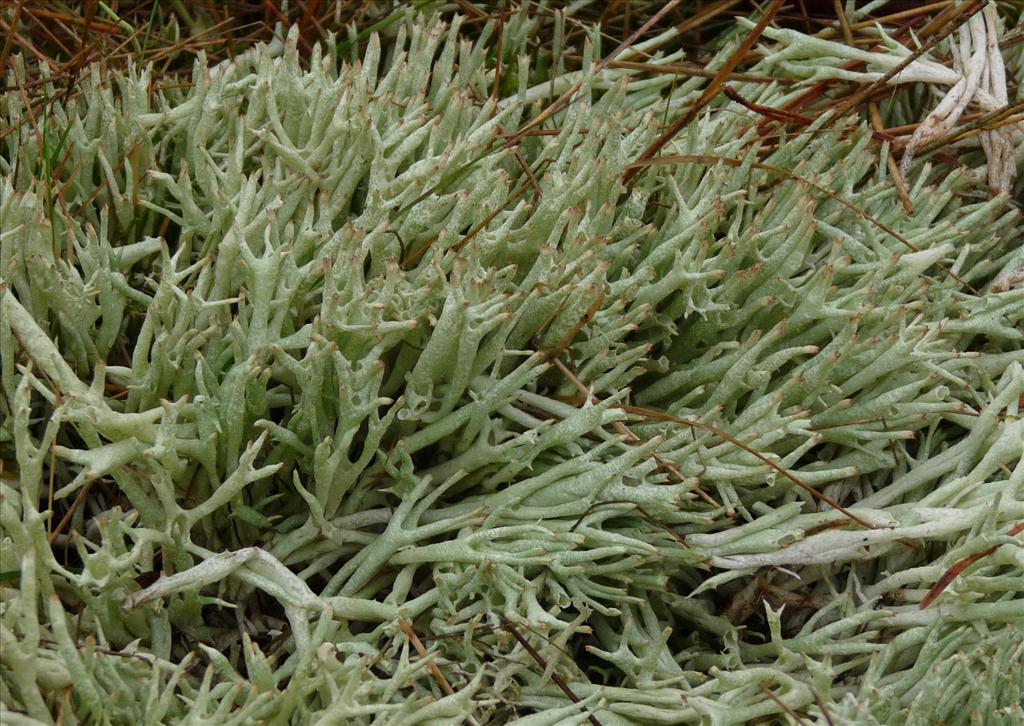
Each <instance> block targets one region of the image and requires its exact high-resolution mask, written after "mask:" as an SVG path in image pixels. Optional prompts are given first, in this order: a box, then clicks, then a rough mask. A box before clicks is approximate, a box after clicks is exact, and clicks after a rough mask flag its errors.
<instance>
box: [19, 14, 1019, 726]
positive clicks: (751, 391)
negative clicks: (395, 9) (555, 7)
mask: <svg viewBox="0 0 1024 726" xmlns="http://www.w3.org/2000/svg"><path fill="white" fill-rule="evenodd" d="M539 22H541V21H540V20H538V18H536V17H533V16H530V15H528V14H526V13H520V14H519V15H516V16H514V17H511V18H509V19H508V20H507V22H505V23H504V27H503V28H502V29H501V33H502V37H501V43H500V45H499V44H498V42H497V39H496V38H497V33H498V28H497V27H496V26H494V25H493V24H492V25H489V26H488V27H487V30H486V31H484V33H483V36H482V37H481V36H480V30H479V28H476V29H475V30H474V33H473V35H474V37H475V40H466V39H464V36H462V35H460V31H459V28H458V25H457V24H456V25H454V26H451V27H444V26H443V25H441V24H440V23H439V22H438V21H437V20H436V19H434V20H432V19H429V18H422V19H414V18H412V17H410V18H409V19H408V21H407V22H405V23H404V24H403V25H402V26H401V28H400V29H398V30H397V37H392V38H391V39H390V40H389V41H388V43H387V44H386V50H385V51H382V50H381V47H382V46H381V44H380V42H379V41H378V39H376V38H373V39H371V40H370V42H369V45H368V47H366V48H365V54H364V55H362V57H361V58H359V59H355V58H351V57H348V56H347V55H346V56H345V57H344V58H339V57H337V51H336V47H337V46H330V47H331V50H330V52H327V51H325V52H324V54H323V56H321V55H320V52H319V50H318V51H316V52H315V53H314V57H313V58H312V60H311V61H309V62H300V60H299V55H298V53H297V51H296V46H295V43H294V37H293V38H292V39H291V40H290V41H289V42H286V43H284V44H283V45H278V46H274V47H272V48H270V49H267V48H260V49H258V50H255V51H253V52H252V53H249V54H246V55H243V56H240V57H239V58H238V59H237V60H236V61H234V62H231V63H226V64H221V65H219V66H217V67H215V68H207V67H206V65H205V64H204V63H203V61H202V60H200V62H199V63H198V64H197V67H196V70H195V72H194V75H193V78H192V79H191V80H192V82H191V83H190V84H182V87H172V88H167V89H164V90H154V89H153V88H152V86H153V85H154V84H153V83H152V82H151V79H150V71H149V70H145V69H142V70H133V71H130V72H128V73H127V74H125V75H117V74H113V75H109V76H108V75H106V74H103V73H101V72H99V71H98V70H97V71H94V72H93V73H92V75H91V76H89V77H87V78H84V79H82V80H81V81H80V85H81V94H80V95H79V96H78V97H77V98H74V99H67V100H66V99H62V98H55V99H53V100H52V102H51V103H49V104H46V105H45V109H46V111H45V113H43V112H42V111H40V110H39V107H37V108H35V109H29V108H27V107H26V106H25V105H24V101H25V98H24V96H23V95H20V94H19V93H17V92H7V93H6V94H4V95H3V96H0V119H2V121H0V123H3V124H4V125H8V126H10V127H12V128H13V127H19V128H23V129H26V130H25V131H24V132H19V133H7V134H5V135H4V137H3V140H2V142H0V144H2V149H0V172H2V180H0V185H2V188H0V242H2V253H0V277H2V283H0V291H2V292H0V295H2V319H0V353H2V366H3V371H2V399H0V415H2V416H3V424H2V426H0V455H2V458H3V460H4V468H3V474H2V479H0V496H2V500H0V537H2V540H0V573H2V575H3V582H2V590H0V636H2V657H0V709H2V711H0V713H2V718H3V720H4V723H10V724H23V723H24V724H31V723H39V722H43V723H51V722H53V721H54V720H56V719H61V720H62V723H65V724H75V723H110V724H141V723H147V724H158V723H176V722H183V721H189V722H194V723H200V722H204V723H217V724H231V723H237V724H242V723H256V722H265V723H296V724H298V723H324V724H327V723H337V724H340V723H374V724H413V723H433V724H443V723H460V722H468V723H477V724H486V723H493V724H497V723H505V722H509V721H513V720H516V719H520V720H521V722H522V723H529V724H563V723H565V724H572V723H586V722H588V720H589V721H590V722H598V723H601V724H605V725H609V724H649V723H712V724H746V723H751V722H754V721H756V720H757V719H758V718H761V717H767V718H766V720H767V721H769V722H776V721H781V722H784V721H787V720H789V721H793V722H796V721H797V720H798V718H799V719H803V720H804V721H806V722H817V723H821V724H824V723H856V724H875V723H878V724H889V723H893V724H930V723H950V724H952V723H967V722H972V723H985V724H1019V723H1020V722H1021V719H1022V718H1024V717H1022V711H1021V693H1022V692H1024V645H1022V642H1021V639H1020V637H1019V633H1020V631H1019V630H1017V631H1016V635H1014V629H1015V628H1020V627H1021V625H1022V620H1024V599H1022V590H1024V551H1022V550H1021V548H1020V545H1021V540H1022V538H1021V537H1020V536H1019V535H1017V536H1014V535H1012V534H1011V532H1013V531H1015V530H1014V527H1015V526H1016V525H1017V524H1019V523H1020V522H1022V521H1024V460H1022V449H1024V421H1022V419H1021V417H1020V408H1021V405H1022V400H1024V367H1022V363H1024V346H1022V341H1024V332H1022V324H1024V289H1021V287H1020V286H1019V285H1017V286H1014V285H996V286H993V285H992V284H991V283H992V281H993V280H997V279H1007V278H1006V273H1008V272H1010V273H1012V272H1013V271H1014V270H1016V269H1017V268H1019V267H1021V265H1022V263H1024V260H1022V253H1021V241H1022V235H1021V231H1022V222H1021V217H1020V214H1019V212H1018V211H1016V208H1015V207H1016V204H1015V202H1014V201H1013V200H1012V198H1011V197H1009V196H1007V195H1005V194H1004V195H997V196H994V197H990V195H989V190H988V188H987V187H986V186H985V184H984V183H979V181H978V180H977V178H976V175H972V174H971V173H970V171H969V170H968V168H967V167H970V166H974V167H976V166H977V165H978V163H982V162H983V161H984V153H983V151H984V150H983V149H982V148H980V147H976V148H971V147H965V148H964V149H963V150H962V151H961V152H960V153H961V161H962V162H963V163H964V164H965V167H964V168H962V169H953V168H951V167H949V166H941V165H940V167H934V166H932V164H931V162H929V161H928V159H927V158H926V157H925V156H922V157H920V158H918V159H917V160H915V161H914V163H913V164H912V165H911V166H910V170H909V175H908V186H909V190H908V199H909V202H910V203H911V205H912V208H913V211H912V212H908V211H907V209H906V207H905V205H904V204H902V203H901V199H900V196H899V193H898V190H897V188H896V186H895V185H894V184H893V181H892V178H891V176H890V170H889V168H888V167H887V164H886V161H885V157H886V155H887V154H888V153H889V146H888V142H887V141H886V140H885V139H884V138H879V137H878V136H877V135H875V136H873V135H872V133H871V131H870V127H869V126H867V125H858V124H857V123H856V122H855V121H854V120H851V119H852V117H851V118H850V119H847V118H841V119H832V120H828V121H827V122H826V121H822V122H821V123H819V124H814V125H812V126H811V127H809V128H805V129H801V130H800V132H799V133H793V134H790V135H786V134H780V133H778V130H777V129H776V131H775V133H773V134H763V133H762V132H763V131H764V123H763V117H762V116H760V115H758V113H757V112H756V111H755V110H751V108H753V106H754V105H755V104H756V105H760V106H770V107H776V108H779V107H782V106H783V105H784V104H786V102H787V101H790V100H792V99H794V98H796V97H797V96H798V95H800V94H802V93H804V92H805V91H806V89H807V87H808V84H809V83H813V82H814V80H816V79H812V80H811V81H808V82H804V81H799V82H795V83H790V82H784V81H787V80H798V79H802V78H804V77H806V76H807V75H810V74H809V73H807V72H804V71H806V70H807V67H808V66H807V65H806V64H808V63H810V64H813V63H815V62H817V61H815V58H816V56H815V55H814V54H815V53H818V54H819V55H822V54H824V51H821V50H820V49H818V50H814V47H812V46H810V45H809V46H807V48H805V49H804V51H801V50H800V48H799V43H800V42H801V41H800V36H799V34H798V33H796V32H795V31H792V32H790V31H787V33H790V34H789V35H786V34H782V33H774V31H773V37H772V38H769V37H768V36H765V38H764V39H763V42H764V43H765V48H766V54H765V59H764V60H762V61H761V62H760V63H759V64H758V65H757V66H756V67H754V68H753V69H752V70H751V74H758V73H760V74H762V75H763V76H765V77H768V76H774V77H777V78H780V79H782V80H781V81H779V82H763V81H759V80H736V81H731V82H730V83H731V87H732V88H733V90H734V91H735V94H734V95H738V96H740V97H742V98H743V99H745V100H746V101H748V103H747V106H750V107H751V108H748V107H747V106H744V105H742V104H740V103H738V102H735V101H733V100H729V99H728V98H726V97H724V96H723V97H720V98H718V99H717V100H715V101H714V103H712V104H711V105H710V106H709V107H708V108H707V109H705V111H703V112H702V113H700V114H699V115H698V116H697V118H695V119H694V120H693V121H692V123H690V124H689V125H688V126H687V127H686V128H685V129H683V130H682V131H681V132H680V133H679V134H678V135H677V136H676V137H675V138H674V139H673V140H672V141H671V142H669V144H668V145H667V146H666V147H665V148H664V149H663V150H662V155H668V156H670V157H673V156H674V157H675V159H674V160H671V159H670V160H669V161H668V162H666V163H659V164H655V165H648V166H643V167H642V168H640V171H639V173H637V174H636V176H635V177H633V178H632V179H631V180H630V183H629V185H624V184H623V172H624V170H626V169H628V168H629V165H630V163H631V162H633V161H634V160H636V159H637V158H639V157H641V155H642V153H643V151H644V149H645V148H647V147H648V146H649V145H650V144H651V142H652V141H654V140H655V139H656V138H657V137H658V136H659V133H660V132H661V130H662V129H663V128H664V127H665V126H666V125H667V124H668V123H670V122H671V120H672V119H675V118H677V117H679V116H680V114H682V113H683V112H685V110H686V109H687V108H689V107H690V105H691V104H693V103H694V102H695V101H696V100H697V99H698V98H699V97H700V95H701V93H702V91H703V89H704V88H706V86H707V84H708V79H707V78H702V77H696V78H689V79H680V78H679V77H677V76H674V75H670V74H665V75H643V76H642V77H639V78H638V77H637V71H636V70H633V69H630V68H629V67H628V65H627V64H619V66H617V67H615V66H609V67H606V68H604V69H600V70H599V71H598V72H596V73H589V72H588V73H581V72H571V71H565V70H564V68H563V67H562V65H561V60H560V53H561V52H562V50H563V49H562V48H561V47H560V46H559V45H558V44H559V43H560V42H561V41H560V40H559V38H561V37H562V36H561V35H560V33H561V30H556V38H555V46H554V51H553V53H552V54H551V56H550V57H545V58H538V57H533V58H530V57H529V56H528V48H527V45H526V43H527V40H528V39H529V38H530V37H531V34H532V33H534V32H535V30H536V25H537V23H539ZM748 32H749V25H748V26H743V25H737V27H736V28H735V29H734V30H733V31H730V32H728V33H726V34H725V35H723V37H722V38H721V40H720V44H721V51H720V55H719V57H718V59H717V60H716V61H713V62H712V63H711V65H710V68H712V70H714V69H715V67H716V63H717V64H718V67H720V66H721V64H722V63H723V62H724V61H725V59H726V58H727V57H728V56H729V54H730V53H731V52H732V51H733V50H734V49H735V48H736V46H737V45H738V43H739V42H740V41H741V40H742V39H743V38H744V37H745V34H746V33H748ZM591 38H592V39H593V40H594V41H595V42H596V43H597V44H598V45H599V44H600V41H599V35H597V34H596V33H592V34H591ZM667 38H668V39H669V40H670V39H671V33H669V34H668V35H667ZM661 40H663V41H664V40H665V38H662V39H661ZM787 44H789V45H787ZM344 47H346V48H352V47H355V46H354V45H353V44H349V45H347V46H344ZM945 47H946V46H943V45H941V44H940V45H939V46H938V47H937V49H936V51H935V52H936V53H938V54H939V55H941V53H942V52H943V49H944V48H945ZM496 48H500V49H501V53H502V55H501V58H502V64H501V65H502V71H501V75H502V77H501V78H500V81H499V83H497V84H496V83H495V80H496V75H497V74H496V69H497V65H498V64H497V63H496V60H495V49H496ZM786 48H789V50H785V49H786ZM794 48H796V50H794ZM808 49H810V50H808ZM569 50H573V49H567V50H565V52H566V53H568V52H569ZM575 50H576V51H577V52H582V53H583V56H584V57H583V61H582V67H583V68H593V67H594V66H593V65H592V64H591V62H590V61H591V59H596V58H600V57H601V56H602V53H601V49H600V48H599V47H597V48H595V47H593V46H592V45H590V44H588V45H587V47H586V48H579V49H575ZM605 51H607V48H606V49H605ZM775 53H778V54H784V56H785V58H784V62H783V60H782V59H783V55H779V56H777V58H778V59H779V60H778V61H777V62H773V58H776V55H774V54H775ZM637 57H639V56H638V55H637V54H636V52H635V51H633V50H629V51H626V52H625V53H624V54H622V55H621V56H620V59H622V60H628V59H630V58H637ZM1022 57H1024V45H1019V44H1018V45H1014V46H1012V47H1010V48H1008V49H1007V50H1006V51H1005V58H1006V67H1007V69H1008V72H1009V73H1010V74H1011V76H1012V75H1014V74H1016V78H1015V79H1012V80H1013V83H1014V86H1016V83H1017V82H1018V81H1019V80H1020V77H1021V73H1022V71H1021V68H1022V65H1024V64H1022V63H1021V62H1020V61H1021V59H1022ZM655 58H656V60H654V61H651V62H655V63H673V62H678V61H679V60H680V59H681V53H663V52H660V51H659V52H658V53H655ZM842 61H843V59H842V58H840V59H838V60H834V62H833V61H832V60H830V61H828V62H825V61H821V63H820V68H825V69H828V68H833V67H834V68H838V67H839V66H840V65H841V62H842ZM801 64H804V65H803V66H801ZM889 65H890V66H891V65H892V64H891V63H890V64H889ZM18 67H20V66H16V67H15V69H14V70H13V71H12V74H11V76H12V78H13V77H14V76H16V75H17V73H18V72H19V71H18ZM801 69H803V70H801ZM577 82H578V83H579V84H580V87H579V90H578V92H577V93H576V94H575V95H574V96H573V100H572V103H570V104H569V105H568V106H567V107H566V108H564V109H562V110H560V111H558V113H556V114H554V115H552V116H551V117H550V119H549V120H548V122H547V123H545V124H540V125H538V126H537V127H536V131H537V132H536V133H528V134H520V135H518V136H517V135H515V134H514V132H515V131H516V130H517V129H521V128H522V127H523V126H524V125H525V124H527V123H529V122H530V120H531V119H533V118H535V117H536V116H537V115H538V114H539V113H540V112H541V110H542V109H544V108H545V107H546V106H547V105H548V104H549V103H550V102H551V101H553V100H554V99H555V98H556V97H558V96H559V95H560V94H562V93H564V92H565V91H567V90H569V89H571V88H572V87H573V85H574V84H576V83H577ZM8 85H13V81H12V82H11V83H9V84H8ZM923 97H927V92H924V93H922V92H921V91H920V89H918V90H917V91H915V90H913V89H911V90H909V91H904V92H901V93H900V94H898V95H896V94H894V95H893V97H892V99H890V100H889V101H886V102H885V103H883V107H882V111H883V113H885V114H886V118H887V119H888V120H889V122H890V123H891V125H899V124H901V123H904V124H905V123H911V122H913V121H915V120H919V119H920V112H919V109H920V106H921V104H920V101H921V99H922V98H923ZM1016 139H1017V142H1018V143H1019V141H1020V139H1019V136H1018V137H1016ZM1018 148H1019V147H1018ZM1018 186H1019V185H1018ZM1000 275H1003V278H1000V277H999V276H1000ZM976 555H984V556H983V557H976V558H975V560H972V561H970V562H968V563H967V564H968V565H969V566H967V567H966V568H961V567H960V565H962V564H963V563H964V562H965V560H966V559H967V558H971V557H972V556H976ZM957 569H963V572H959V571H954V570H957ZM951 575H956V576H955V577H951ZM944 578H945V579H948V580H950V582H949V583H948V586H947V587H945V588H944V589H942V591H941V593H938V590H936V593H937V597H934V598H933V597H927V598H926V595H928V593H929V590H931V589H933V588H934V587H935V586H936V585H937V584H939V585H941V584H942V582H941V581H942V580H943V579H944ZM940 589H941V588H940ZM932 600H934V602H932ZM922 604H924V605H927V607H921V606H922Z"/></svg>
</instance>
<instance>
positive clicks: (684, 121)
mask: <svg viewBox="0 0 1024 726" xmlns="http://www.w3.org/2000/svg"><path fill="white" fill-rule="evenodd" d="M783 2H784V0H773V2H772V4H771V5H770V6H769V7H768V9H767V10H766V11H765V13H764V15H762V16H761V20H759V21H758V23H757V25H756V26H755V27H754V29H753V30H752V31H751V32H750V34H749V35H748V36H747V37H746V38H745V39H744V40H743V42H742V43H740V47H739V48H737V49H736V50H735V51H734V52H733V54H732V55H731V56H729V59H728V60H727V61H726V62H725V65H723V66H722V68H721V70H719V71H718V73H716V74H715V77H714V78H712V79H711V83H709V84H708V87H707V88H706V89H705V90H704V93H703V94H702V95H701V97H700V98H699V99H697V102H696V103H694V104H693V106H691V107H690V110H689V111H687V112H686V113H684V114H683V115H682V116H680V117H679V118H677V119H676V120H675V121H674V122H672V125H671V126H669V127H668V129H666V130H665V133H663V134H662V135H661V136H659V137H658V138H657V139H655V140H654V142H653V143H652V144H651V145H650V146H648V147H647V148H646V149H644V152H643V153H642V154H641V155H640V158H638V159H637V160H636V161H635V162H634V163H632V164H630V165H629V167H628V168H627V169H626V173H625V174H623V176H622V183H623V184H625V185H626V186H629V183H630V182H631V181H632V180H633V178H634V177H635V176H636V175H637V174H639V173H640V170H641V169H643V168H644V166H646V162H647V161H649V160H650V159H651V158H652V157H654V155H655V154H657V153H658V152H659V151H661V150H662V148H664V147H665V145H666V144H667V143H668V142H669V141H671V140H672V138H673V137H674V136H675V135H676V134H678V133H679V132H680V131H681V130H682V129H684V128H685V127H686V126H688V125H689V124H690V123H691V122H692V121H693V120H694V119H695V118H697V115H698V114H699V113H700V112H701V111H702V110H703V109H704V108H705V107H706V106H707V105H708V104H709V103H711V102H712V101H713V100H714V99H715V96H717V95H718V93H719V91H721V90H722V86H723V85H724V84H725V81H726V79H727V78H728V77H729V74H730V73H732V72H733V71H734V70H736V66H738V65H739V64H740V61H742V60H743V57H744V56H746V54H747V53H748V52H749V51H750V50H751V49H752V48H753V47H754V45H755V44H756V43H757V41H758V39H759V38H760V37H761V33H763V32H764V29H765V28H767V27H768V25H769V23H771V22H772V18H774V17H775V14H776V13H777V12H779V9H780V8H781V7H782V5H783Z"/></svg>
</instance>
